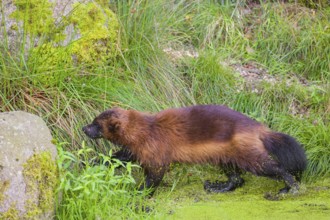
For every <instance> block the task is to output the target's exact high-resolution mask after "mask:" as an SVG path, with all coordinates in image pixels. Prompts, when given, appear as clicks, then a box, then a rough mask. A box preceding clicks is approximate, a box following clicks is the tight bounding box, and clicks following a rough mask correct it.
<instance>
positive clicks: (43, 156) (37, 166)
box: [23, 152, 58, 219]
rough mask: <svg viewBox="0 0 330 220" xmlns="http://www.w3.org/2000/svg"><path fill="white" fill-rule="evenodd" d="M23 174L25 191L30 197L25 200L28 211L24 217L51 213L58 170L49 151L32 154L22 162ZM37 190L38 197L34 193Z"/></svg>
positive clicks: (33, 217)
mask: <svg viewBox="0 0 330 220" xmlns="http://www.w3.org/2000/svg"><path fill="white" fill-rule="evenodd" d="M23 176H24V179H25V183H26V193H27V195H30V196H29V197H30V199H29V200H28V201H26V205H25V207H26V209H27V210H28V212H27V213H26V215H25V216H24V218H26V219H35V218H38V217H40V216H41V215H42V213H48V214H53V207H54V205H55V197H56V196H55V195H56V194H55V191H54V189H56V187H57V185H58V170H57V167H56V164H55V162H54V160H53V159H52V157H51V154H50V153H49V152H43V153H40V154H34V155H33V156H32V157H31V158H30V159H28V160H27V161H26V163H25V164H24V170H23ZM36 192H38V193H39V194H38V198H34V196H32V195H34V194H35V193H36Z"/></svg>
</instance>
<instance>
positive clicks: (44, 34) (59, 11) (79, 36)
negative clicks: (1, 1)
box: [0, 0, 121, 86]
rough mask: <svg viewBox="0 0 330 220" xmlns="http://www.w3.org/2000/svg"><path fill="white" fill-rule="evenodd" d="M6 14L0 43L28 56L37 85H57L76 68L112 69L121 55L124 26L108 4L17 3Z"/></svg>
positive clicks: (49, 0)
mask: <svg viewBox="0 0 330 220" xmlns="http://www.w3.org/2000/svg"><path fill="white" fill-rule="evenodd" d="M1 9H2V10H4V13H3V16H0V38H1V39H3V40H4V42H3V44H4V45H7V47H8V51H10V53H11V54H13V55H14V54H15V53H16V54H22V52H23V54H24V55H25V61H24V63H25V64H24V65H26V66H27V67H28V69H29V71H30V72H31V73H32V75H33V77H31V78H30V79H31V80H33V82H36V83H42V84H45V85H48V86H56V85H57V84H58V83H61V82H63V81H66V80H69V79H70V78H72V74H75V73H74V71H72V69H75V67H84V68H88V69H95V68H98V67H100V66H104V65H109V64H111V63H113V62H115V60H116V58H117V57H118V55H119V54H120V53H119V51H120V48H121V47H120V43H119V42H120V40H119V34H118V32H119V22H118V19H117V16H116V14H115V13H114V12H113V11H112V10H111V9H110V8H109V3H108V2H106V1H90V0H86V1H77V0H73V1H71V0H70V1H69V0H68V1H52V0H30V1H18V0H11V1H9V2H8V4H6V5H3V8H0V12H1ZM2 30H5V31H2Z"/></svg>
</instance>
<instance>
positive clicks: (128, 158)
mask: <svg viewBox="0 0 330 220" xmlns="http://www.w3.org/2000/svg"><path fill="white" fill-rule="evenodd" d="M112 158H114V159H118V160H120V161H123V162H134V161H136V158H135V157H134V156H133V155H132V153H131V151H130V150H128V149H127V148H122V149H121V150H119V151H117V152H115V153H113V154H112Z"/></svg>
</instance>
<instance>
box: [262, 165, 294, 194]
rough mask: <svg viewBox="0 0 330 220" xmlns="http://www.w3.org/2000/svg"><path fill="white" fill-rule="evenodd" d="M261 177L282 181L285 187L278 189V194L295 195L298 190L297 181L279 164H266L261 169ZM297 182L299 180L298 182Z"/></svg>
mask: <svg viewBox="0 0 330 220" xmlns="http://www.w3.org/2000/svg"><path fill="white" fill-rule="evenodd" d="M263 176H267V177H270V178H275V179H282V180H284V182H285V187H284V188H282V189H280V191H279V193H280V194H282V193H288V192H289V191H291V192H292V193H297V192H298V190H299V185H298V182H297V180H296V179H295V177H294V176H293V175H291V174H290V173H289V172H288V171H286V170H285V169H284V168H282V167H281V165H279V164H274V163H268V164H266V165H265V167H264V169H263ZM298 181H299V180H298Z"/></svg>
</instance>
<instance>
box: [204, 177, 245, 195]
mask: <svg viewBox="0 0 330 220" xmlns="http://www.w3.org/2000/svg"><path fill="white" fill-rule="evenodd" d="M243 183H244V181H243V179H242V180H241V182H240V183H239V184H238V183H235V182H230V181H227V182H219V181H215V182H213V183H211V182H210V181H209V180H206V181H205V182H204V189H205V190H206V191H207V192H212V193H225V192H230V191H233V190H235V189H236V188H237V187H239V186H241V185H243Z"/></svg>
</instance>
